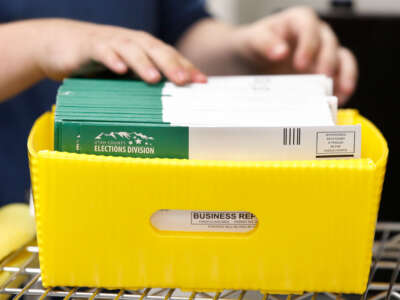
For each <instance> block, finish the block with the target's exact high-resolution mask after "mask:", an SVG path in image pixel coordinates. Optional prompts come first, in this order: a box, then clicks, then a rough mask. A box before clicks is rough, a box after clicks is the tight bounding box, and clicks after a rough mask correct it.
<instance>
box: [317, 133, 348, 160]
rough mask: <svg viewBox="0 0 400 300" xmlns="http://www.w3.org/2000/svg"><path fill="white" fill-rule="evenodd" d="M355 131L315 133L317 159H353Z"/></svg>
mask: <svg viewBox="0 0 400 300" xmlns="http://www.w3.org/2000/svg"><path fill="white" fill-rule="evenodd" d="M355 153H356V132H355V131H329V132H317V157H318V158H322V157H335V158H339V157H344V158H345V157H354V155H355Z"/></svg>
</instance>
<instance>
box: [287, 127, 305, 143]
mask: <svg viewBox="0 0 400 300" xmlns="http://www.w3.org/2000/svg"><path fill="white" fill-rule="evenodd" d="M283 145H284V146H298V145H301V128H283Z"/></svg>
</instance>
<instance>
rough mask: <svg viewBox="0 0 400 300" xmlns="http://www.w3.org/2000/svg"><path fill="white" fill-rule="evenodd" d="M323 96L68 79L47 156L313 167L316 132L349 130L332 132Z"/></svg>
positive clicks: (290, 80) (298, 82)
mask: <svg viewBox="0 0 400 300" xmlns="http://www.w3.org/2000/svg"><path fill="white" fill-rule="evenodd" d="M260 79H263V81H260ZM254 82H256V83H257V85H254V84H252V83H254ZM260 82H262V83H263V84H264V83H267V84H268V86H267V88H265V86H263V88H262V89H260V88H259V87H260V84H259V83H260ZM287 85H289V86H290V87H291V92H287V90H288V89H287ZM329 89H330V88H329V81H328V80H327V78H325V77H322V76H298V77H296V76H288V77H287V78H286V77H284V76H280V77H276V78H275V77H273V76H264V77H254V78H253V77H250V76H249V77H232V78H230V77H226V78H224V77H215V78H210V79H209V83H208V84H192V85H189V86H185V87H177V86H175V85H173V84H172V83H169V82H161V83H159V84H155V85H149V84H147V83H145V82H143V81H139V80H127V79H125V80H115V79H67V80H65V81H64V82H63V84H62V86H61V87H60V88H59V90H58V94H57V103H56V110H55V127H54V129H55V130H54V148H55V150H56V151H65V152H75V153H85V154H96V155H114V156H130V157H141V158H156V157H158V158H186V159H224V160H282V159H313V158H315V153H314V152H315V150H314V149H315V148H316V141H315V133H316V132H317V131H318V130H322V129H325V130H326V129H327V128H328V129H329V130H335V131H343V130H349V128H347V129H346V128H345V126H336V125H335V117H336V116H335V114H336V106H337V99H336V98H335V97H333V96H331V95H330V94H329V91H328V92H326V91H327V90H329ZM356 131H357V130H356ZM349 139H350V137H349Z"/></svg>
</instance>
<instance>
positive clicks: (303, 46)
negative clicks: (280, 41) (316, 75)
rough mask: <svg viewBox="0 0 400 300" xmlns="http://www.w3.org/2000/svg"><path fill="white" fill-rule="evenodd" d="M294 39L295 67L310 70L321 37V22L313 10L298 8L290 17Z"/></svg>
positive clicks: (300, 69)
mask: <svg viewBox="0 0 400 300" xmlns="http://www.w3.org/2000/svg"><path fill="white" fill-rule="evenodd" d="M287 20H288V22H289V27H290V32H291V35H292V38H293V39H294V40H295V41H296V47H295V51H294V61H293V64H294V67H295V68H296V69H297V70H299V71H305V70H307V69H309V68H310V67H311V66H312V65H313V63H314V58H315V56H316V55H317V53H318V51H319V48H320V44H321V36H320V29H319V20H318V17H317V16H316V14H315V12H314V11H313V10H312V9H311V8H307V7H304V8H296V9H294V10H293V11H292V12H291V13H289V15H288V19H287Z"/></svg>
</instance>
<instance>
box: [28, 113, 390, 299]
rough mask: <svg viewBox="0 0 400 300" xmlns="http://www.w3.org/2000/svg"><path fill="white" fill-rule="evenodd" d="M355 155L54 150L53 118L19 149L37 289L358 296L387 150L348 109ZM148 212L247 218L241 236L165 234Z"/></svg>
mask: <svg viewBox="0 0 400 300" xmlns="http://www.w3.org/2000/svg"><path fill="white" fill-rule="evenodd" d="M339 122H340V123H341V124H355V123H361V124H362V159H355V160H319V161H262V162H231V161H196V160H175V159H139V158H122V157H110V156H109V157H104V156H95V155H84V154H73V153H62V152H55V151H53V115H52V113H46V114H44V115H43V116H41V117H40V118H39V119H38V120H37V121H36V123H35V125H34V127H33V129H32V132H31V134H30V136H29V141H28V149H29V158H30V167H31V176H32V183H33V194H34V201H35V206H36V220H37V237H38V243H39V250H40V251H39V258H40V265H41V269H42V279H43V284H44V286H46V287H47V286H56V285H63V286H90V287H105V288H141V287H162V288H164V287H165V288H167V287H178V288H182V289H185V290H197V291H199V290H221V289H224V288H225V289H252V290H261V291H264V292H266V291H268V292H271V293H281V292H286V293H289V292H290V293H297V292H303V291H310V292H319V291H326V292H341V293H362V292H363V291H364V290H365V288H366V285H367V279H368V274H369V269H370V263H371V253H372V244H373V237H374V229H375V224H376V217H377V211H378V206H379V200H380V194H381V190H382V183H383V179H384V173H385V165H386V161H387V155H388V149H387V144H386V142H385V139H384V138H383V136H382V135H381V133H380V132H379V131H378V130H377V129H376V127H375V126H374V125H373V124H372V123H370V122H369V121H368V120H366V119H365V118H363V117H362V116H360V115H359V114H358V113H357V111H354V110H343V111H340V113H339ZM159 209H179V210H210V211H249V212H252V213H253V214H255V215H256V216H257V218H258V225H257V227H256V229H255V230H253V231H251V232H249V233H223V232H211V233H210V232H165V231H158V230H157V229H155V228H154V227H153V226H152V225H151V223H150V217H151V216H152V214H153V213H154V212H156V211H157V210H159Z"/></svg>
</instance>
